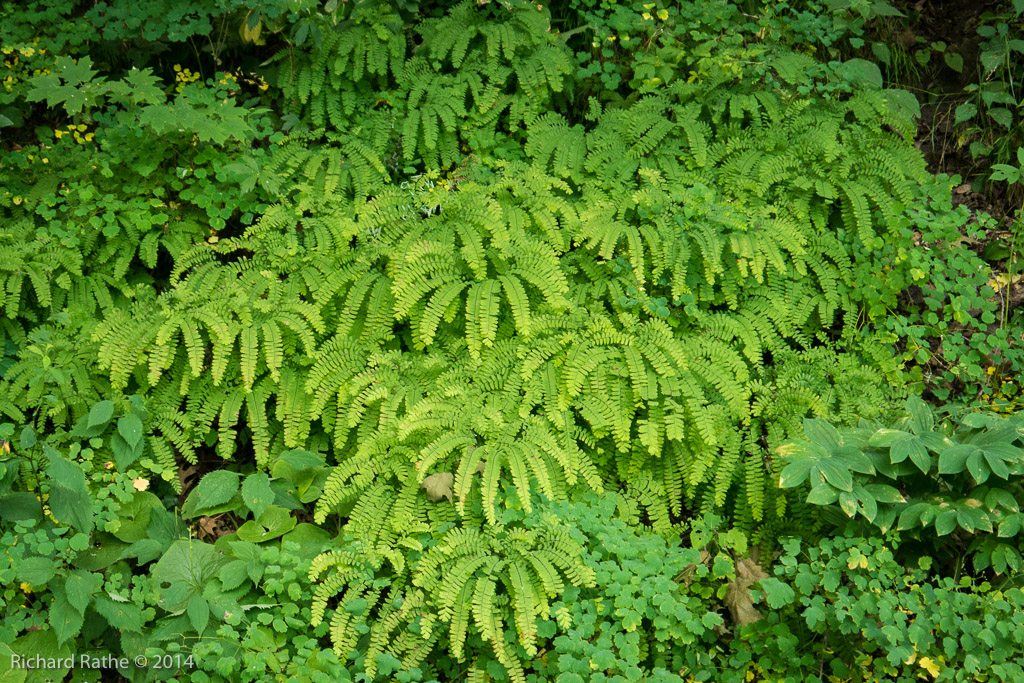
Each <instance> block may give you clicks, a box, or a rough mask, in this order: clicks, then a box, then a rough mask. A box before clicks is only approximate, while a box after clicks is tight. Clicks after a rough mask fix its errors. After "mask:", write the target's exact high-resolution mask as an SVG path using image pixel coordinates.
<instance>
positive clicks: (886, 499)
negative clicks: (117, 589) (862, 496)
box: [864, 484, 907, 504]
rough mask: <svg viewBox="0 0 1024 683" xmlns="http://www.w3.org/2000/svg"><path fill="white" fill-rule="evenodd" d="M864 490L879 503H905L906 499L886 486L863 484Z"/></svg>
mask: <svg viewBox="0 0 1024 683" xmlns="http://www.w3.org/2000/svg"><path fill="white" fill-rule="evenodd" d="M864 489H865V490H866V491H867V492H868V493H870V494H871V496H872V497H873V498H874V499H875V500H876V501H878V502H879V503H888V504H893V503H905V502H907V501H906V499H905V498H904V497H903V495H902V494H900V492H899V491H897V490H896V489H895V488H894V487H892V486H889V485H888V484H865V485H864Z"/></svg>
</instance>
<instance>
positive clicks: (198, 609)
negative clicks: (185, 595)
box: [186, 593, 210, 635]
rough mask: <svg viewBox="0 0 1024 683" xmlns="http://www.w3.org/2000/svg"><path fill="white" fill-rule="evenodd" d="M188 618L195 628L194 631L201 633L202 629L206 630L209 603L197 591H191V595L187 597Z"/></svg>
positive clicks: (208, 618) (208, 617)
mask: <svg viewBox="0 0 1024 683" xmlns="http://www.w3.org/2000/svg"><path fill="white" fill-rule="evenodd" d="M186 611H187V612H188V620H189V621H190V622H191V623H192V628H194V629H195V630H196V633H198V634H199V635H203V631H205V630H206V624H207V623H209V621H210V605H209V603H207V602H206V598H204V597H203V596H202V595H200V594H199V593H193V594H192V597H190V598H189V599H188V607H187V609H186Z"/></svg>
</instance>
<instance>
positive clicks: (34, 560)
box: [16, 557, 57, 587]
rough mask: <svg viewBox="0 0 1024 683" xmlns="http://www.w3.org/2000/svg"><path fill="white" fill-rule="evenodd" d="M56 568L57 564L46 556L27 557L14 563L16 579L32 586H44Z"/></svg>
mask: <svg viewBox="0 0 1024 683" xmlns="http://www.w3.org/2000/svg"><path fill="white" fill-rule="evenodd" d="M56 570H57V564H56V563H55V562H54V561H53V560H51V559H50V558H48V557H27V558H25V559H23V560H22V561H21V562H19V563H18V564H17V565H16V572H17V576H18V579H19V580H21V581H24V582H25V583H27V584H30V585H32V586H34V587H41V586H45V585H46V583H47V582H48V581H49V580H50V579H52V578H53V574H54V572H55V571H56Z"/></svg>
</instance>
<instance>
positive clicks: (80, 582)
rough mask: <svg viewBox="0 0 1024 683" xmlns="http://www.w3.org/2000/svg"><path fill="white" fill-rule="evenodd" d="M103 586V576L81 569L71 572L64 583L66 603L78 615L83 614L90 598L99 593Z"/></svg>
mask: <svg viewBox="0 0 1024 683" xmlns="http://www.w3.org/2000/svg"><path fill="white" fill-rule="evenodd" d="M102 585H103V576H102V575H101V574H94V573H93V572H87V571H83V570H81V569H75V570H73V571H72V572H71V573H70V574H69V575H68V578H67V581H66V582H65V583H64V594H65V595H66V596H67V600H68V603H70V604H71V606H72V607H74V608H75V609H76V610H78V611H79V612H80V613H83V614H84V613H85V608H86V607H88V606H89V601H90V600H92V596H93V595H94V594H95V593H96V592H97V591H99V589H100V586H102Z"/></svg>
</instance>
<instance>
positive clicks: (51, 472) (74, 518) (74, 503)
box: [46, 449, 93, 533]
mask: <svg viewBox="0 0 1024 683" xmlns="http://www.w3.org/2000/svg"><path fill="white" fill-rule="evenodd" d="M46 450H47V457H48V458H49V460H50V462H49V464H48V465H47V467H46V474H47V477H48V479H49V482H50V500H49V504H50V512H51V513H52V514H53V516H54V517H55V518H56V519H57V520H58V522H60V523H62V524H69V525H71V526H73V527H74V528H75V529H77V530H78V531H81V532H84V533H89V532H90V531H92V528H93V523H92V520H93V507H92V498H91V497H90V496H89V493H88V489H87V486H86V481H85V473H84V472H82V470H81V468H80V467H79V466H78V465H77V464H75V463H73V462H71V461H70V460H65V459H64V458H62V457H61V456H60V455H58V454H57V452H56V451H54V450H53V449H46Z"/></svg>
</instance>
